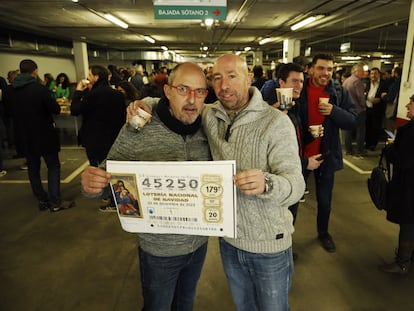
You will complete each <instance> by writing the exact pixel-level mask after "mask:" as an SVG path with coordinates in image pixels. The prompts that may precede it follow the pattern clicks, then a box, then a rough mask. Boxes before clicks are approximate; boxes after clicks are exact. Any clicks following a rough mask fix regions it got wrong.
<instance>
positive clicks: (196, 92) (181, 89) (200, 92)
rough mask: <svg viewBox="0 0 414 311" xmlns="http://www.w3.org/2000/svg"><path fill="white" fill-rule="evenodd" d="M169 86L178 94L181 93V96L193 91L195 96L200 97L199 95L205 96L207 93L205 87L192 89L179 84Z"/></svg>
mask: <svg viewBox="0 0 414 311" xmlns="http://www.w3.org/2000/svg"><path fill="white" fill-rule="evenodd" d="M171 87H172V88H173V89H176V90H177V93H178V95H181V96H188V95H190V94H191V93H194V96H195V97H198V98H200V97H205V96H207V94H208V90H207V89H205V88H198V89H192V88H190V87H189V86H186V85H181V84H180V85H171Z"/></svg>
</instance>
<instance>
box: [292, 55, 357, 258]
mask: <svg viewBox="0 0 414 311" xmlns="http://www.w3.org/2000/svg"><path fill="white" fill-rule="evenodd" d="M333 65H334V58H333V56H332V55H330V54H317V55H315V56H314V58H313V60H312V68H311V73H310V77H309V78H308V79H306V80H305V83H304V87H303V90H302V94H301V97H300V103H301V106H300V108H301V109H300V117H301V122H302V128H303V130H304V146H305V147H304V156H305V157H306V158H309V157H311V156H312V155H315V154H319V153H321V154H323V155H325V158H324V161H323V163H322V164H321V166H320V167H319V168H317V169H315V170H314V171H313V172H314V175H315V186H316V198H317V201H318V215H317V230H318V239H319V241H320V242H321V244H322V246H323V248H324V249H325V250H326V251H328V252H335V250H336V247H335V243H334V241H333V239H332V237H331V235H330V234H329V233H328V224H329V216H330V213H331V203H332V190H333V186H334V175H335V171H337V170H339V169H342V167H343V162H342V150H341V141H340V136H339V129H344V130H352V129H354V127H355V126H356V116H357V113H356V109H355V105H354V104H353V102H352V99H351V97H350V96H349V94H348V92H347V91H346V90H344V89H339V90H338V91H339V92H340V94H337V90H336V89H335V86H334V83H333V81H332V74H333ZM321 98H324V99H326V101H325V102H324V101H323V100H321V103H320V99H321ZM320 124H322V125H323V127H324V135H323V136H322V137H318V138H317V139H314V138H313V137H312V135H311V133H310V132H309V131H308V130H307V129H309V126H310V125H320ZM307 172H308V174H309V173H310V171H307Z"/></svg>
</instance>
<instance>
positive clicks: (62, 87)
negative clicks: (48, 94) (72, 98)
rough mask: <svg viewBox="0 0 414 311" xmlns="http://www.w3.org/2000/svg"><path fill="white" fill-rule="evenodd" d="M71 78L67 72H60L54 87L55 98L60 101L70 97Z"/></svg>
mask: <svg viewBox="0 0 414 311" xmlns="http://www.w3.org/2000/svg"><path fill="white" fill-rule="evenodd" d="M69 84H70V82H69V78H68V76H67V75H66V73H63V72H62V73H59V74H58V76H57V77H56V85H55V87H54V88H53V93H54V94H55V99H56V100H57V101H58V102H64V101H66V99H68V98H69V94H70V90H69Z"/></svg>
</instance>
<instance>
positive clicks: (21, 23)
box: [0, 0, 410, 60]
mask: <svg viewBox="0 0 414 311" xmlns="http://www.w3.org/2000/svg"><path fill="white" fill-rule="evenodd" d="M200 1H201V0H200ZM409 11H410V0H354V1H352V0H327V1H321V0H299V1H290V0H245V1H232V0H228V1H227V18H226V20H225V21H219V22H218V23H217V24H216V25H214V26H212V27H211V28H210V29H207V28H206V27H205V26H201V20H155V19H154V6H153V2H152V1H151V0H117V1H115V0H79V2H78V3H74V2H72V1H71V0H1V1H0V25H1V26H0V27H1V28H0V29H1V33H2V36H3V39H4V37H5V36H7V35H8V33H10V32H14V31H19V32H25V33H28V34H30V35H32V36H34V37H35V36H42V37H46V38H52V39H59V40H62V41H67V42H69V43H71V42H72V41H73V40H76V41H85V42H87V43H88V46H93V47H95V48H100V49H114V50H118V51H138V50H140V51H162V50H161V46H167V47H168V48H169V50H173V51H175V52H176V53H178V54H180V55H182V56H184V57H192V58H197V57H201V54H202V52H201V48H202V47H203V46H206V47H208V56H209V57H216V56H217V55H218V54H222V53H227V52H235V51H239V50H243V49H244V48H245V47H246V46H250V47H251V48H252V51H262V52H263V57H264V60H268V59H270V58H278V57H281V56H282V50H283V47H282V41H283V39H286V38H289V39H298V40H300V41H301V48H302V50H304V49H305V48H306V47H311V51H312V53H315V52H333V53H334V54H336V55H338V54H339V47H340V44H341V43H343V42H351V52H350V53H347V55H349V54H352V55H354V54H359V55H361V54H362V55H368V54H370V55H372V54H373V53H375V52H382V53H385V54H393V55H395V57H396V59H399V58H400V59H401V58H402V56H403V55H404V49H405V41H406V34H407V25H408V16H409ZM106 12H108V13H111V14H112V15H114V16H116V17H118V18H120V19H122V20H124V21H126V22H127V23H128V24H129V28H128V29H122V28H120V27H118V26H116V25H113V24H112V23H110V22H108V21H107V20H105V19H104V18H102V17H101V16H100V14H101V13H106ZM316 14H323V15H325V17H324V18H322V19H320V20H319V21H316V22H314V23H313V24H311V25H310V26H309V27H306V28H303V29H300V30H298V31H291V30H290V26H291V25H292V24H293V23H295V22H297V21H300V20H302V19H304V18H305V17H308V16H311V15H316ZM143 35H151V36H152V37H153V38H154V39H155V40H156V43H155V44H150V43H148V42H147V41H145V40H144V38H143ZM264 37H270V38H271V40H272V41H271V42H269V43H267V44H265V45H259V41H260V40H261V39H263V38H264ZM3 41H4V40H3ZM3 45H4V44H3Z"/></svg>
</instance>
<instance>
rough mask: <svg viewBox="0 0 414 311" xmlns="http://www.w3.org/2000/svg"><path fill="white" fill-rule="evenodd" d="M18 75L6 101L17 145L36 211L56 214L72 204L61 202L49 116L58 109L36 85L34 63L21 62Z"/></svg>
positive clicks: (56, 151) (56, 144) (54, 135)
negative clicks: (43, 177) (44, 169)
mask: <svg viewBox="0 0 414 311" xmlns="http://www.w3.org/2000/svg"><path fill="white" fill-rule="evenodd" d="M20 72H21V73H20V74H19V75H17V77H16V78H15V79H14V80H13V83H12V87H11V88H10V93H9V94H8V97H7V100H8V101H10V107H11V109H12V114H13V120H14V126H15V135H16V144H18V145H19V147H20V148H21V151H22V153H23V155H24V156H25V157H26V160H27V166H28V174H29V180H30V185H31V187H32V191H33V194H34V195H35V196H36V198H37V199H38V200H39V209H40V210H45V209H47V208H50V211H52V212H57V211H59V210H61V209H66V208H69V207H72V206H73V204H74V202H71V201H62V200H61V195H60V162H59V151H60V142H59V137H58V134H57V132H56V129H55V123H54V121H53V116H52V114H59V113H60V106H59V105H58V104H57V103H56V101H55V100H54V99H53V98H52V96H51V94H50V92H49V90H48V89H47V88H46V87H45V86H43V85H41V84H40V83H39V82H38V78H37V76H38V68H37V65H36V63H35V62H34V61H33V60H30V59H25V60H22V61H21V62H20ZM40 157H43V159H44V161H45V163H46V166H47V170H48V173H47V175H48V193H47V192H46V191H45V190H44V189H43V186H42V182H41V178H40V163H41V162H40Z"/></svg>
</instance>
